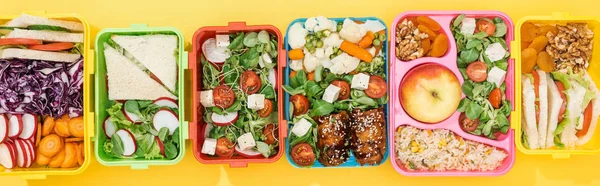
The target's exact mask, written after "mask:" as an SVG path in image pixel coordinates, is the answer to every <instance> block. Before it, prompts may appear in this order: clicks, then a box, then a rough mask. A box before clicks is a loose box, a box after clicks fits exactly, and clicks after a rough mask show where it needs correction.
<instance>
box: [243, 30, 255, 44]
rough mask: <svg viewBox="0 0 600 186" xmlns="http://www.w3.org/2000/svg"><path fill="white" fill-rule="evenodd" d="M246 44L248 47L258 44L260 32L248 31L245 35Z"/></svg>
mask: <svg viewBox="0 0 600 186" xmlns="http://www.w3.org/2000/svg"><path fill="white" fill-rule="evenodd" d="M243 43H244V45H245V46H247V47H254V46H256V44H258V34H257V33H256V32H248V33H246V36H245V37H244V42H243Z"/></svg>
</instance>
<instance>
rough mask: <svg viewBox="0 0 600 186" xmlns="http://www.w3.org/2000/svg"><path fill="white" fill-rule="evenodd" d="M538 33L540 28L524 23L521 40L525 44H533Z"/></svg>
mask: <svg viewBox="0 0 600 186" xmlns="http://www.w3.org/2000/svg"><path fill="white" fill-rule="evenodd" d="M538 33H539V30H538V27H537V26H535V25H534V24H532V23H523V26H521V40H523V41H525V42H532V41H533V39H534V38H535V37H536V36H537V35H538Z"/></svg>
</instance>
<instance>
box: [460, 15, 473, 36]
mask: <svg viewBox="0 0 600 186" xmlns="http://www.w3.org/2000/svg"><path fill="white" fill-rule="evenodd" d="M475 22H476V21H475V18H465V19H463V21H462V24H461V25H460V33H463V34H474V33H475V27H476V23H475Z"/></svg>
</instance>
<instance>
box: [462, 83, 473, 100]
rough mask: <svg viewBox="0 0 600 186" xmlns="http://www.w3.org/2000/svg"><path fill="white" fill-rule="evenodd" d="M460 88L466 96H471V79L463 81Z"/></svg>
mask: <svg viewBox="0 0 600 186" xmlns="http://www.w3.org/2000/svg"><path fill="white" fill-rule="evenodd" d="M461 88H462V91H463V93H465V95H466V96H467V97H469V98H473V83H472V82H471V81H465V82H464V83H463V85H462V86H461Z"/></svg>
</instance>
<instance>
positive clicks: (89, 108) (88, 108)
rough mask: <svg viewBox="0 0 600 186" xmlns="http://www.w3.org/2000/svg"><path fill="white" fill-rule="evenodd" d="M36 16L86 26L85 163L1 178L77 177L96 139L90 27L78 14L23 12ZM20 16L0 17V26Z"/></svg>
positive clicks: (15, 171)
mask: <svg viewBox="0 0 600 186" xmlns="http://www.w3.org/2000/svg"><path fill="white" fill-rule="evenodd" d="M23 13H27V14H30V15H34V16H41V17H47V18H51V19H62V20H68V21H79V22H81V23H82V24H83V26H84V31H83V35H84V43H83V46H84V51H83V54H82V55H83V57H84V58H83V59H84V61H83V74H84V76H86V77H84V79H83V113H84V114H83V120H84V122H85V124H86V125H85V129H84V131H85V133H84V135H85V136H84V139H85V143H84V148H85V149H84V150H85V161H84V163H83V165H81V166H80V167H76V168H44V167H37V168H33V167H32V168H14V169H10V170H9V169H6V170H5V171H3V172H0V176H21V177H22V178H24V179H45V178H46V176H48V175H75V174H80V173H82V172H83V171H84V170H85V169H87V167H88V166H89V164H90V160H91V159H92V158H91V153H90V152H91V151H90V148H91V145H92V143H91V140H92V137H94V132H93V131H94V130H93V127H94V112H93V110H94V109H93V108H94V100H93V99H92V94H91V93H92V92H93V87H92V85H93V84H92V83H93V76H91V74H92V73H93V71H94V52H93V51H91V50H90V44H91V43H90V26H89V25H88V23H87V21H86V20H85V19H83V18H82V17H81V16H79V15H77V14H46V12H45V11H41V12H23ZM19 16H20V15H4V16H0V24H4V23H5V22H8V21H10V20H12V19H13V18H16V17H19Z"/></svg>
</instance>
